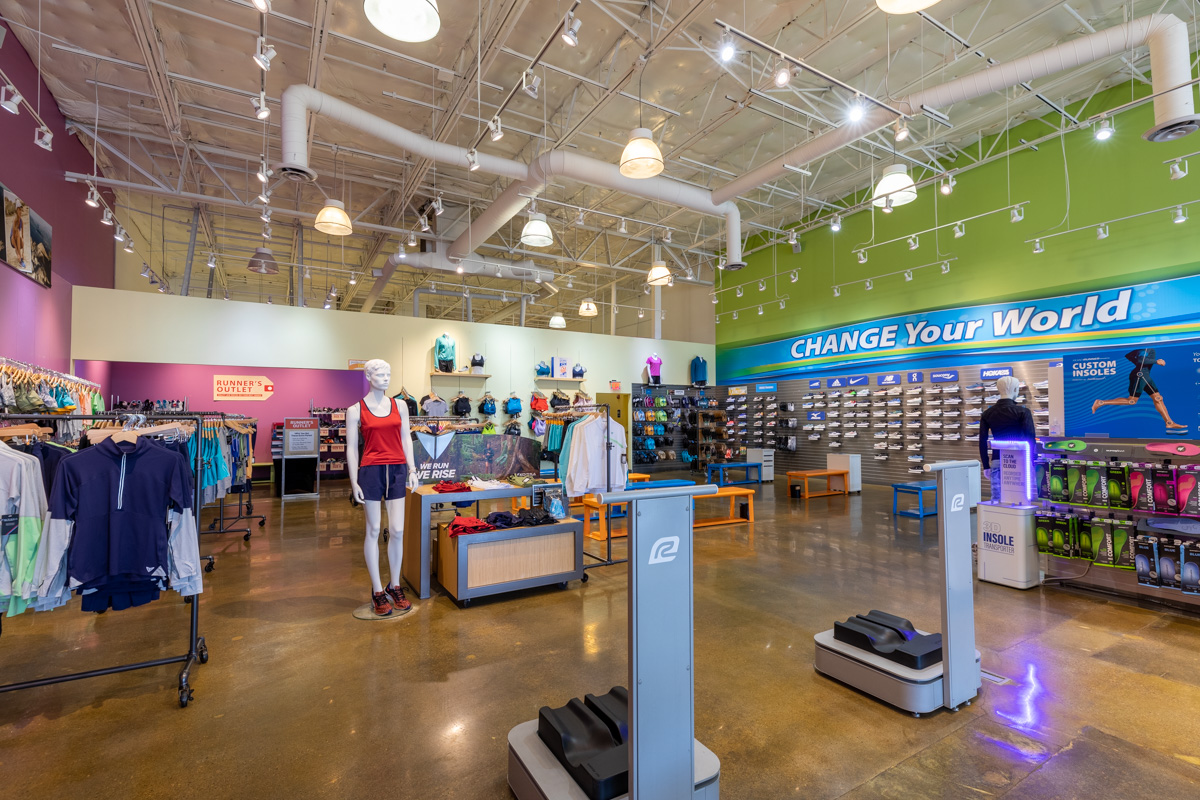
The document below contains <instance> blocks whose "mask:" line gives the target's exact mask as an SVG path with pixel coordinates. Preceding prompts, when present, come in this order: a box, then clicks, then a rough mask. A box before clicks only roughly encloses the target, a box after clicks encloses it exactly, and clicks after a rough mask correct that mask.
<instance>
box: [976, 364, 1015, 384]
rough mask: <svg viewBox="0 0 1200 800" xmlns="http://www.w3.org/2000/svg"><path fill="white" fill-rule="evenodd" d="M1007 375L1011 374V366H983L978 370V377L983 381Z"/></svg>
mask: <svg viewBox="0 0 1200 800" xmlns="http://www.w3.org/2000/svg"><path fill="white" fill-rule="evenodd" d="M1007 375H1012V367H984V368H983V369H981V370H979V379H980V380H983V381H994V380H996V378H1003V377H1005V376H1007Z"/></svg>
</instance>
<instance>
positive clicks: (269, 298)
mask: <svg viewBox="0 0 1200 800" xmlns="http://www.w3.org/2000/svg"><path fill="white" fill-rule="evenodd" d="M267 305H269V306H273V305H275V301H274V300H273V299H272V298H271V295H267Z"/></svg>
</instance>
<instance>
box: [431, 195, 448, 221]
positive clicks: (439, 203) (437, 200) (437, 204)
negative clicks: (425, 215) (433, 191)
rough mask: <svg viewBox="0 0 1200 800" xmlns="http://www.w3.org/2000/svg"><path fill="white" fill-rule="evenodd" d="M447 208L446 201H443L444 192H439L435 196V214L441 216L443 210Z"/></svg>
mask: <svg viewBox="0 0 1200 800" xmlns="http://www.w3.org/2000/svg"><path fill="white" fill-rule="evenodd" d="M445 210H446V205H445V203H443V202H442V193H441V192H438V196H437V197H435V198H433V215H434V216H435V217H440V216H441V215H442V212H444V211H445Z"/></svg>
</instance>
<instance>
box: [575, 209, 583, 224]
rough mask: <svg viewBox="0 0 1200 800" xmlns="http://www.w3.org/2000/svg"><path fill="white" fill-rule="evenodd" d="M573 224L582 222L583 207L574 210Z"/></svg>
mask: <svg viewBox="0 0 1200 800" xmlns="http://www.w3.org/2000/svg"><path fill="white" fill-rule="evenodd" d="M575 224H576V225H582V224H583V209H582V208H581V209H579V210H578V211H576V212H575Z"/></svg>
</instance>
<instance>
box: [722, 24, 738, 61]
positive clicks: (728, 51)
mask: <svg viewBox="0 0 1200 800" xmlns="http://www.w3.org/2000/svg"><path fill="white" fill-rule="evenodd" d="M717 54H718V55H719V56H720V57H721V60H722V61H724V62H726V63H728V62H730V61H733V57H734V56H736V55H737V45H735V44H734V43H733V34H731V33H729V32H728V31H726V32H725V35H724V36H722V37H721V42H720V44H718V45H717Z"/></svg>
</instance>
